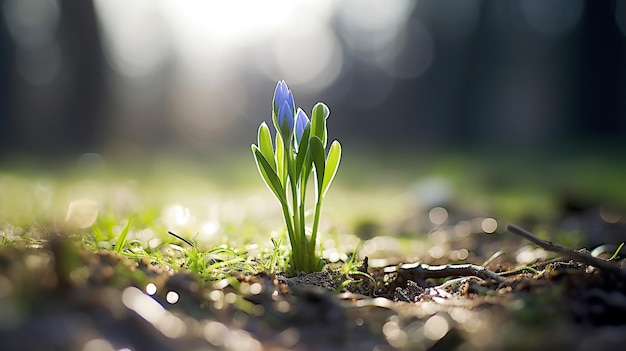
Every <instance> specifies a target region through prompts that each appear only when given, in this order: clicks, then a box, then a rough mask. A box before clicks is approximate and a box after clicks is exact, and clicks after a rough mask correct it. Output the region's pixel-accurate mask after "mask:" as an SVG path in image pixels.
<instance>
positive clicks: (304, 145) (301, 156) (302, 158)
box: [296, 124, 311, 178]
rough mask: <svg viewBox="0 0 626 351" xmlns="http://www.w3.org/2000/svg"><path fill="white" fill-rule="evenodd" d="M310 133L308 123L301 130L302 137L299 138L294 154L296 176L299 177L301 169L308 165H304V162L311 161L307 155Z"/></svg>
mask: <svg viewBox="0 0 626 351" xmlns="http://www.w3.org/2000/svg"><path fill="white" fill-rule="evenodd" d="M310 135H311V124H308V125H307V126H306V127H304V132H302V139H301V142H300V145H298V154H297V155H296V178H299V177H300V174H301V173H302V170H303V169H307V168H308V165H305V162H307V163H310V162H311V160H310V158H309V157H307V152H308V151H309V136H310ZM307 159H308V161H307ZM303 167H304V168H303Z"/></svg>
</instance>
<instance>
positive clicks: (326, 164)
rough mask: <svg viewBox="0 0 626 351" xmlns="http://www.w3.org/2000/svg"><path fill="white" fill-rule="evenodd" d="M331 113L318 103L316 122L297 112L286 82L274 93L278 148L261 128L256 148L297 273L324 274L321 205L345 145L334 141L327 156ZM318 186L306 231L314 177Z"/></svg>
mask: <svg viewBox="0 0 626 351" xmlns="http://www.w3.org/2000/svg"><path fill="white" fill-rule="evenodd" d="M329 115H330V110H329V109H328V107H327V106H326V105H324V104H323V103H321V102H318V103H317V104H316V105H315V106H314V107H313V110H312V112H311V119H310V120H309V118H308V116H307V115H306V113H305V112H304V111H302V109H300V108H298V109H297V110H296V105H295V103H294V99H293V94H292V92H291V90H290V89H289V88H288V87H287V83H285V81H283V80H281V81H280V82H278V84H277V85H276V89H275V90H274V98H273V100H272V121H273V123H274V127H275V129H276V135H275V137H274V143H272V137H271V134H270V130H269V127H268V126H267V124H266V123H265V122H263V123H261V126H260V127H259V132H258V145H254V144H253V145H252V153H253V154H254V159H255V161H256V165H257V168H258V170H259V173H260V174H261V177H262V178H263V180H264V181H265V184H267V186H268V187H269V188H270V190H271V191H272V193H273V194H274V195H275V196H276V198H277V199H278V201H279V202H280V206H281V208H282V211H283V217H284V218H285V226H286V228H287V233H288V235H289V242H290V244H291V254H290V257H289V267H290V269H291V271H292V272H307V273H310V272H314V271H318V270H320V269H321V268H322V266H323V262H322V261H321V259H320V258H319V257H318V255H317V253H316V250H315V247H316V241H317V231H318V226H319V221H320V214H321V212H322V200H323V199H324V196H325V195H326V192H327V191H328V188H329V187H330V184H331V183H332V182H333V179H334V178H335V174H336V173H337V169H338V168H339V162H340V160H341V145H340V144H339V142H338V141H337V140H335V141H333V142H332V144H331V145H330V147H329V148H328V155H326V141H327V130H326V119H327V118H328V116H329ZM313 173H315V176H314V177H313V180H314V183H315V210H314V216H313V222H312V227H311V228H310V230H309V228H308V227H307V225H306V218H305V214H306V211H305V203H306V196H307V184H308V183H309V178H310V176H311V175H312V174H313Z"/></svg>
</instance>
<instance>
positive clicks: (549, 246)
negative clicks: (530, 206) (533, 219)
mask: <svg viewBox="0 0 626 351" xmlns="http://www.w3.org/2000/svg"><path fill="white" fill-rule="evenodd" d="M506 229H507V230H508V231H510V232H511V233H513V234H515V235H518V236H521V237H522V238H524V239H526V240H528V241H530V242H532V243H534V244H536V245H538V246H540V247H542V248H544V249H546V250H548V251H552V252H556V253H558V254H561V255H563V256H567V257H569V258H573V259H575V260H578V261H580V262H583V263H586V264H588V265H591V266H595V267H598V268H600V269H602V270H604V271H607V272H612V273H615V274H617V275H619V276H621V277H626V272H624V271H623V270H622V269H621V268H620V267H619V266H617V265H615V264H613V263H611V262H608V261H604V260H601V259H599V258H595V257H593V256H591V255H590V254H587V253H584V252H580V251H574V250H571V249H568V248H564V247H561V246H558V245H555V244H553V243H551V242H549V241H545V240H541V239H539V238H538V237H536V236H535V235H533V234H532V233H531V232H529V231H526V230H524V229H522V228H520V227H518V226H516V225H513V224H509V225H508V226H507V227H506Z"/></svg>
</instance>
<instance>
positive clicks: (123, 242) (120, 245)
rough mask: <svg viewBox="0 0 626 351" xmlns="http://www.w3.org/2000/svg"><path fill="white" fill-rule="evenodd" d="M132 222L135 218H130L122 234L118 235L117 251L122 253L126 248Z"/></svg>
mask: <svg viewBox="0 0 626 351" xmlns="http://www.w3.org/2000/svg"><path fill="white" fill-rule="evenodd" d="M132 223H133V220H132V219H129V220H128V223H126V226H125V227H124V229H122V232H121V233H120V236H118V237H117V241H116V242H115V252H117V253H121V252H122V250H123V249H124V246H126V236H127V235H128V231H129V230H130V226H131V224H132Z"/></svg>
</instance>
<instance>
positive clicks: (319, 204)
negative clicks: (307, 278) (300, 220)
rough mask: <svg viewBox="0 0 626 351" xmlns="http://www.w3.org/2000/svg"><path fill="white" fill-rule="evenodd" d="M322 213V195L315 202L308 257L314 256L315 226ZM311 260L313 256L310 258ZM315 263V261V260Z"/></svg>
mask: <svg viewBox="0 0 626 351" xmlns="http://www.w3.org/2000/svg"><path fill="white" fill-rule="evenodd" d="M321 213H322V197H321V196H320V197H319V198H318V199H317V203H316V204H315V217H314V218H313V230H312V231H311V246H310V247H309V257H315V241H316V240H317V227H318V225H319V222H320V214H321ZM311 259H312V260H313V258H311ZM316 264H317V262H316Z"/></svg>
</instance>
